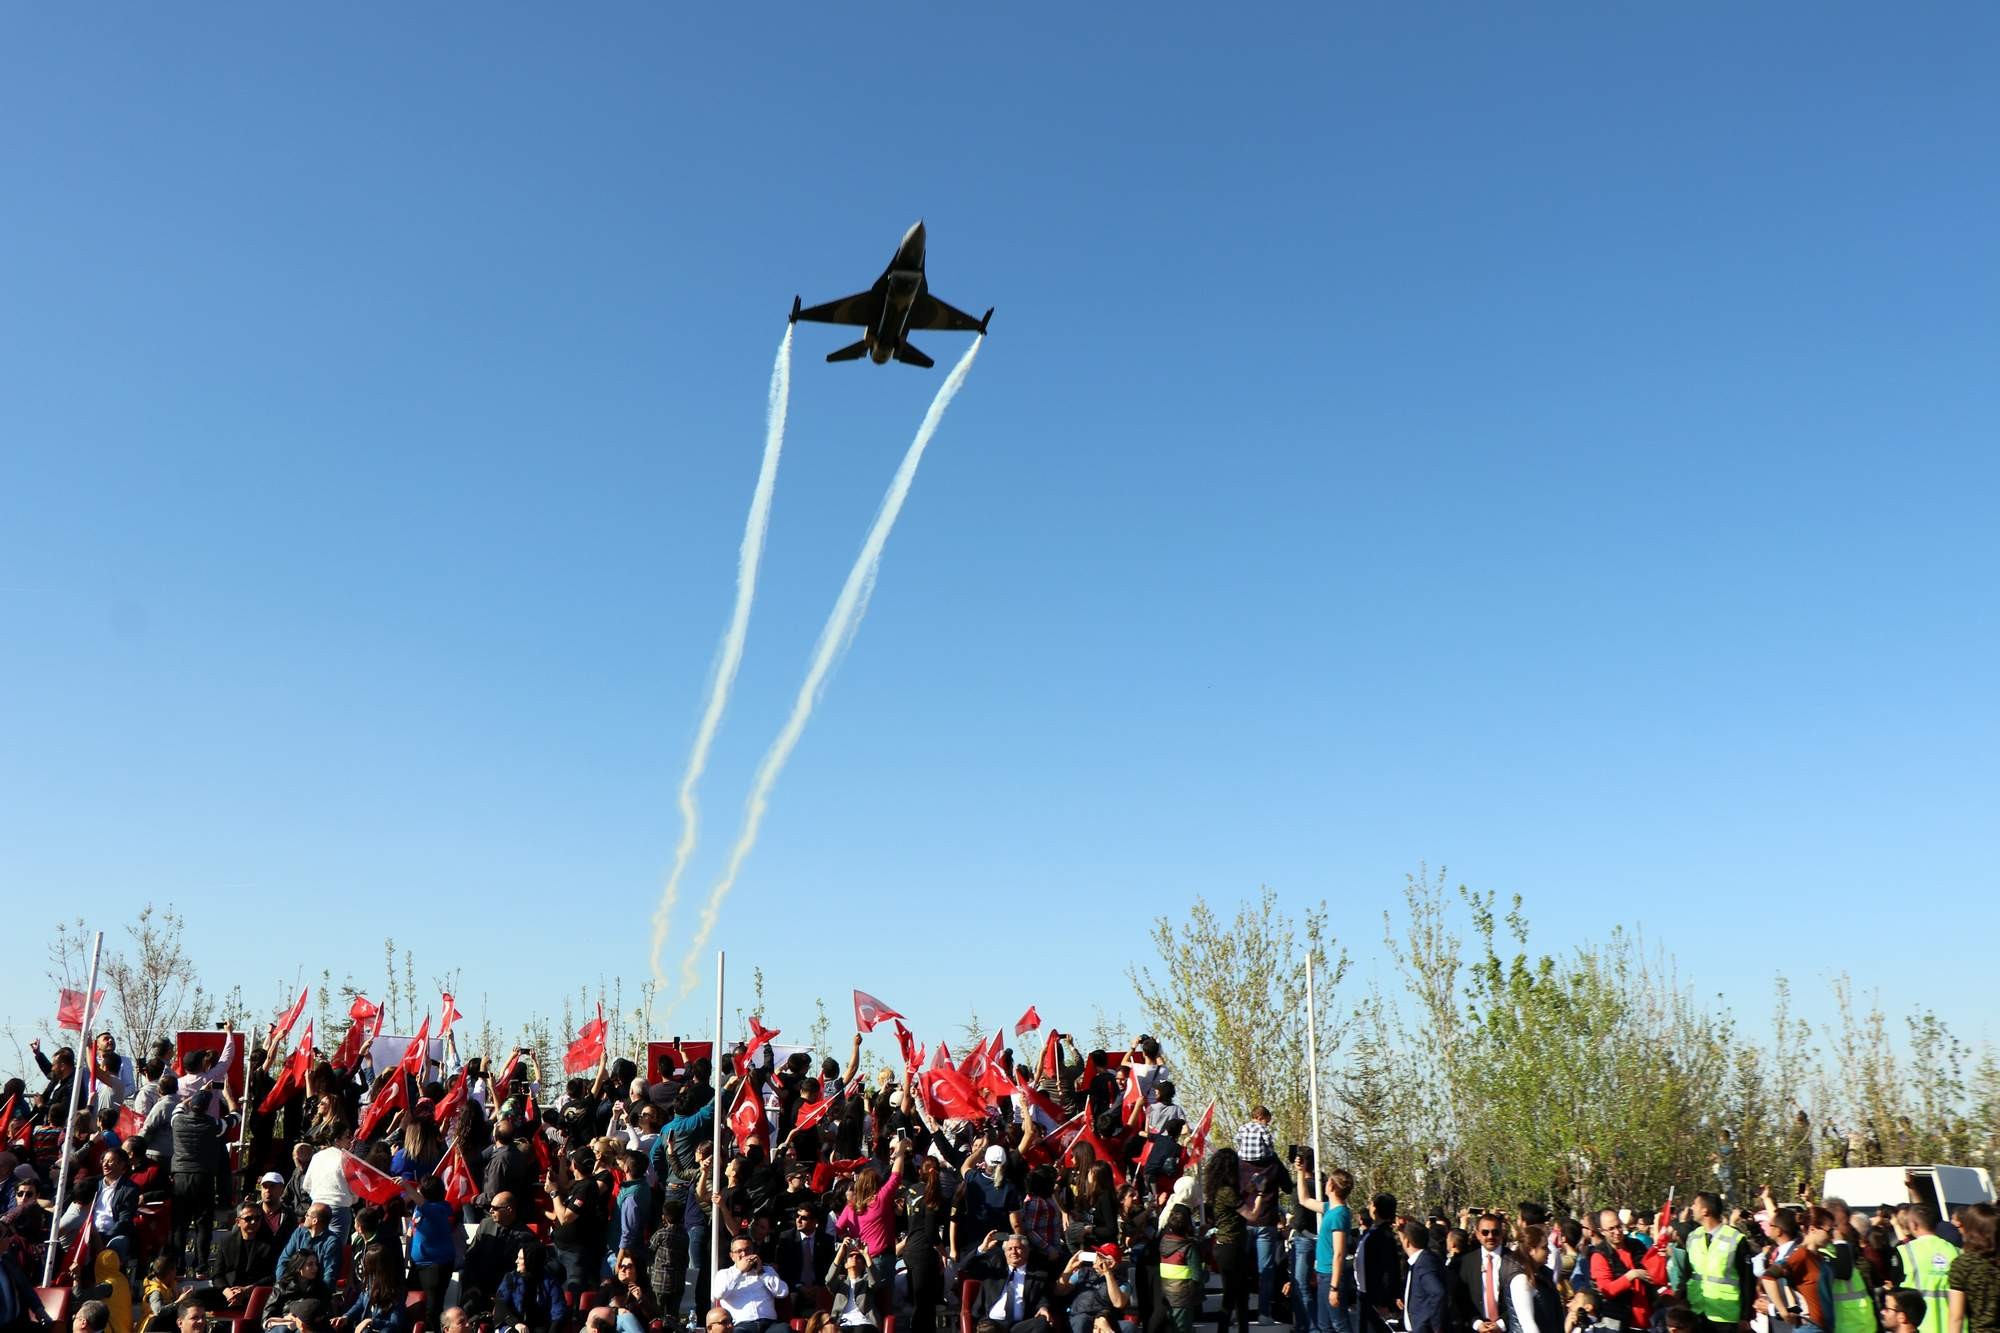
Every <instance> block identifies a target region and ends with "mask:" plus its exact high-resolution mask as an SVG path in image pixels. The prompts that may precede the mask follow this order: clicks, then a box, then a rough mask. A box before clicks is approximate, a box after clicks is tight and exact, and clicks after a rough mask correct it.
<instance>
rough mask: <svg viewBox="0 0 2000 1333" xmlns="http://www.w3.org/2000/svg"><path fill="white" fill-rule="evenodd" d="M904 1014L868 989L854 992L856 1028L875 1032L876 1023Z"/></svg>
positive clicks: (859, 1030)
mask: <svg viewBox="0 0 2000 1333" xmlns="http://www.w3.org/2000/svg"><path fill="white" fill-rule="evenodd" d="M901 1017H903V1015H901V1014H899V1013H897V1012H896V1011H895V1010H894V1009H891V1008H890V1007H889V1006H888V1005H886V1004H884V1003H882V1002H881V1001H880V1000H878V999H876V998H875V997H874V996H873V995H870V994H869V993H868V992H867V991H863V990H858V991H856V992H854V1030H855V1031H856V1032H873V1031H874V1030H875V1025H876V1024H877V1023H879V1022H881V1021H882V1020H883V1019H885V1018H901Z"/></svg>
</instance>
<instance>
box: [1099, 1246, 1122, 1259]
mask: <svg viewBox="0 0 2000 1333" xmlns="http://www.w3.org/2000/svg"><path fill="white" fill-rule="evenodd" d="M1097 1253H1098V1255H1099V1257H1101V1258H1105V1259H1116V1258H1117V1257H1118V1247H1117V1246H1116V1245H1100V1246H1098V1247H1097Z"/></svg>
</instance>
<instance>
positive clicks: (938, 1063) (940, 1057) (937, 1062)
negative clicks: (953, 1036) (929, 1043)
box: [931, 1042, 952, 1069]
mask: <svg viewBox="0 0 2000 1333" xmlns="http://www.w3.org/2000/svg"><path fill="white" fill-rule="evenodd" d="M931 1068H932V1069H950V1068H952V1063H951V1047H949V1046H947V1045H945V1044H944V1043H943V1042H939V1043H938V1045H937V1053H936V1054H935V1055H933V1056H931Z"/></svg>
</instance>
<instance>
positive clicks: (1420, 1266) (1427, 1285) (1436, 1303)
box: [1402, 1221, 1448, 1333]
mask: <svg viewBox="0 0 2000 1333" xmlns="http://www.w3.org/2000/svg"><path fill="white" fill-rule="evenodd" d="M1402 1236H1403V1256H1404V1257H1405V1258H1406V1259H1407V1260H1408V1261H1409V1264H1410V1275H1409V1276H1408V1277H1407V1278H1405V1279H1403V1329H1404V1333H1445V1318H1446V1306H1447V1304H1448V1302H1447V1300H1446V1297H1445V1289H1444V1286H1445V1284H1444V1261H1443V1260H1442V1259H1440V1258H1438V1257H1437V1255H1436V1254H1435V1253H1433V1252H1432V1250H1431V1230H1430V1228H1429V1227H1427V1226H1425V1225H1424V1224H1423V1223H1422V1222H1415V1221H1412V1222H1405V1223H1404V1224H1403V1231H1402Z"/></svg>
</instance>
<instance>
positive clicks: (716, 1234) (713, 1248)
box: [700, 949, 729, 1320]
mask: <svg viewBox="0 0 2000 1333" xmlns="http://www.w3.org/2000/svg"><path fill="white" fill-rule="evenodd" d="M722 981H723V953H722V950H720V949H717V950H716V951H715V1046H714V1047H713V1048H712V1049H711V1050H710V1051H709V1064H710V1069H709V1075H708V1077H709V1081H710V1082H712V1083H714V1084H715V1141H714V1145H713V1147H711V1149H710V1150H709V1154H708V1160H709V1167H710V1169H711V1170H712V1171H714V1173H715V1179H714V1180H712V1181H711V1182H709V1196H708V1272H709V1280H710V1282H713V1281H714V1280H715V1274H716V1272H717V1271H719V1270H720V1269H721V1267H722V1122H723V1120H724V1119H726V1118H727V1117H728V1114H729V1112H728V1108H726V1107H725V1106H723V1104H722V1063H723V1056H722ZM714 1301H715V1293H714V1292H713V1291H711V1292H710V1293H709V1302H710V1305H711V1307H712V1306H713V1304H714ZM700 1317H701V1318H702V1319H704V1320H706V1319H707V1318H708V1311H706V1310H703V1311H701V1312H700Z"/></svg>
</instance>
